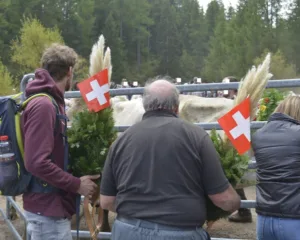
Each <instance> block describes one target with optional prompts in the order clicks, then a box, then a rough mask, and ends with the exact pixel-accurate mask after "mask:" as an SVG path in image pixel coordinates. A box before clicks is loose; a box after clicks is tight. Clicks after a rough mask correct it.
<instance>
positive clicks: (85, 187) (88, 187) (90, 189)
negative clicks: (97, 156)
mask: <svg viewBox="0 0 300 240" xmlns="http://www.w3.org/2000/svg"><path fill="white" fill-rule="evenodd" d="M98 178H100V175H93V176H83V177H81V178H80V181H81V183H80V187H79V189H78V191H77V193H79V194H80V195H83V196H85V197H88V198H89V199H91V198H92V196H93V194H94V193H95V192H96V190H97V184H95V183H94V182H93V181H92V180H97V179H98Z"/></svg>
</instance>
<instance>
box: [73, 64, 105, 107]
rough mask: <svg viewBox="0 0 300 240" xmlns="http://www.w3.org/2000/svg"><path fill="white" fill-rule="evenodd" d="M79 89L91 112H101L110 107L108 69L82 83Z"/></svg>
mask: <svg viewBox="0 0 300 240" xmlns="http://www.w3.org/2000/svg"><path fill="white" fill-rule="evenodd" d="M78 88H79V91H80V93H81V96H82V98H83V99H84V101H85V103H86V105H87V106H88V109H89V110H90V111H93V112H99V111H101V110H103V109H105V108H107V107H109V106H110V94H109V82H108V70H107V69H105V70H103V71H101V72H99V73H97V74H95V75H94V76H92V77H90V78H88V79H86V80H84V81H82V82H81V83H79V84H78Z"/></svg>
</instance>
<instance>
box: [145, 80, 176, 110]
mask: <svg viewBox="0 0 300 240" xmlns="http://www.w3.org/2000/svg"><path fill="white" fill-rule="evenodd" d="M143 105H144V108H145V111H146V112H147V111H153V110H169V111H172V112H174V113H178V107H179V92H178V90H177V88H176V86H175V85H174V84H172V83H170V82H169V81H167V80H164V79H160V80H156V81H154V82H152V83H150V84H148V85H146V87H145V90H144V95H143Z"/></svg>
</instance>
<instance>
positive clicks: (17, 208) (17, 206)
mask: <svg viewBox="0 0 300 240" xmlns="http://www.w3.org/2000/svg"><path fill="white" fill-rule="evenodd" d="M6 199H7V200H8V201H9V202H10V204H11V206H13V207H14V209H16V211H17V213H18V214H19V215H20V217H21V218H22V219H23V220H24V221H25V222H27V219H26V217H25V215H24V213H23V211H22V210H21V208H20V207H19V205H18V204H17V203H16V202H15V200H14V199H13V198H12V197H6Z"/></svg>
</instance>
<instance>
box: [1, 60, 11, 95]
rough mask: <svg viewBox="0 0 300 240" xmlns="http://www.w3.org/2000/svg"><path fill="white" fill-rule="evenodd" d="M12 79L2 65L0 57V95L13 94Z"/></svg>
mask: <svg viewBox="0 0 300 240" xmlns="http://www.w3.org/2000/svg"><path fill="white" fill-rule="evenodd" d="M12 84H13V79H12V76H11V74H10V73H9V71H8V70H7V68H6V67H5V66H4V65H3V63H2V62H1V59H0V86H1V88H0V96H7V95H11V94H14V93H15V92H14V90H13V85H12Z"/></svg>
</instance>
